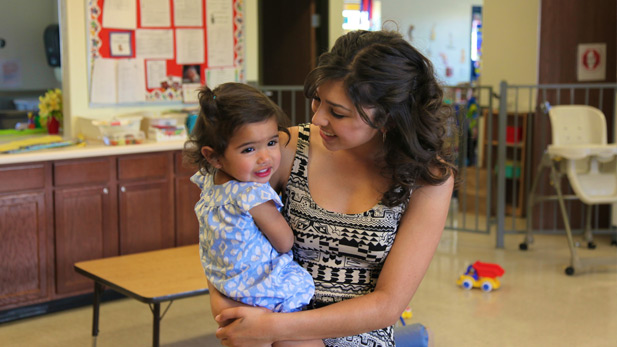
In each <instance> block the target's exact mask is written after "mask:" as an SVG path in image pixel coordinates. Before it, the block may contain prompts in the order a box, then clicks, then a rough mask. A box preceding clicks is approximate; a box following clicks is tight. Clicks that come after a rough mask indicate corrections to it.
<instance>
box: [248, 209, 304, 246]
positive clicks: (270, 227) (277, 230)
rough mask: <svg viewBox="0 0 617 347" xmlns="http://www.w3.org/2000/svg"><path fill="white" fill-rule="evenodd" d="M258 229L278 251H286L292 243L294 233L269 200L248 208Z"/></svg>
mask: <svg viewBox="0 0 617 347" xmlns="http://www.w3.org/2000/svg"><path fill="white" fill-rule="evenodd" d="M249 213H250V214H251V216H253V220H254V221H255V224H257V227H259V230H261V232H262V233H263V234H264V235H266V237H267V238H268V241H270V243H271V244H272V247H274V249H276V250H277V251H279V253H287V252H289V251H290V250H291V247H292V246H293V244H294V234H293V231H291V228H290V227H289V224H287V221H286V220H285V218H284V217H283V215H282V214H281V213H280V212H279V211H278V210H277V209H276V205H275V204H274V201H272V200H269V201H266V202H264V203H263V204H259V205H257V206H255V207H253V208H252V209H250V210H249Z"/></svg>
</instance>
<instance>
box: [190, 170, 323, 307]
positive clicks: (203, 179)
mask: <svg viewBox="0 0 617 347" xmlns="http://www.w3.org/2000/svg"><path fill="white" fill-rule="evenodd" d="M191 181H192V182H193V183H195V184H197V186H199V188H201V198H200V200H199V201H198V202H197V204H196V205H195V213H196V214H197V218H198V219H199V244H200V247H199V253H200V257H201V263H202V265H203V268H204V271H205V273H206V277H207V278H208V280H209V281H210V283H211V284H212V285H213V286H214V287H215V288H216V289H217V290H218V291H219V292H221V293H223V294H224V295H225V296H227V297H229V298H231V299H234V300H236V301H240V302H242V303H245V304H248V305H251V306H260V307H265V308H268V309H270V310H272V311H274V312H293V311H298V310H301V309H302V308H303V307H304V306H305V305H307V304H308V303H309V302H310V301H311V298H312V297H313V294H314V291H315V286H314V284H313V278H312V277H311V275H309V273H308V272H307V271H306V270H305V269H304V268H302V267H301V266H300V265H298V264H297V263H296V262H294V261H293V255H292V252H291V251H289V252H287V253H284V254H282V253H279V252H277V250H276V249H274V247H272V245H271V244H270V242H269V241H268V239H267V238H266V236H265V235H264V234H263V233H262V232H261V231H260V230H259V228H258V227H257V225H255V222H254V221H253V217H252V216H251V214H250V213H249V210H250V209H251V208H253V207H255V206H257V205H260V204H262V203H264V202H267V201H270V200H272V201H274V203H275V204H276V207H277V208H278V209H279V210H280V208H281V207H282V203H281V199H280V197H279V196H278V194H276V192H275V191H274V190H273V189H272V187H270V185H269V184H267V183H265V184H262V183H256V182H237V181H229V182H226V183H224V184H221V185H215V184H214V176H213V175H210V174H207V175H202V174H201V173H199V172H198V173H196V174H195V175H193V177H191Z"/></svg>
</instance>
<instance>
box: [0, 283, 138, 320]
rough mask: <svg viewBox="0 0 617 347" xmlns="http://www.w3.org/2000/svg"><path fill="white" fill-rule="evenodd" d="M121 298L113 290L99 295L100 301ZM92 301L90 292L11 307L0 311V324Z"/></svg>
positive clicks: (87, 304)
mask: <svg viewBox="0 0 617 347" xmlns="http://www.w3.org/2000/svg"><path fill="white" fill-rule="evenodd" d="M122 298H126V296H125V295H122V294H120V293H118V292H115V291H113V290H106V291H104V292H103V295H101V302H105V301H112V300H117V299H122ZM93 301H94V294H92V293H90V294H83V295H77V296H72V297H70V298H63V299H58V300H52V301H47V302H43V303H39V304H34V305H29V306H24V307H18V308H13V309H10V310H6V311H1V312H0V324H2V323H8V322H13V321H16V320H19V319H24V318H31V317H36V316H41V315H45V314H48V313H54V312H60V311H64V310H70V309H73V308H78V307H83V306H92V302H93Z"/></svg>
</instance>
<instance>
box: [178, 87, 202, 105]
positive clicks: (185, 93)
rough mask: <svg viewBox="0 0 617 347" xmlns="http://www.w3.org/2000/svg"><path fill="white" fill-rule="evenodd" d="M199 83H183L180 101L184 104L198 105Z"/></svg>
mask: <svg viewBox="0 0 617 347" xmlns="http://www.w3.org/2000/svg"><path fill="white" fill-rule="evenodd" d="M199 88H201V84H199V83H184V84H182V101H183V102H184V103H185V104H197V103H199V97H198V96H199Z"/></svg>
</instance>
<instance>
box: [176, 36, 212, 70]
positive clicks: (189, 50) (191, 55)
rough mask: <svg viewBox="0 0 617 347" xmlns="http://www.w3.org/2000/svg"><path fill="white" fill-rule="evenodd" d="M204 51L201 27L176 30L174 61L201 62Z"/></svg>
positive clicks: (179, 62) (181, 63) (203, 57)
mask: <svg viewBox="0 0 617 347" xmlns="http://www.w3.org/2000/svg"><path fill="white" fill-rule="evenodd" d="M204 51H205V45H204V30H203V29H177V30H176V62H177V63H178V64H180V65H185V64H203V63H204V59H205V53H204Z"/></svg>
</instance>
